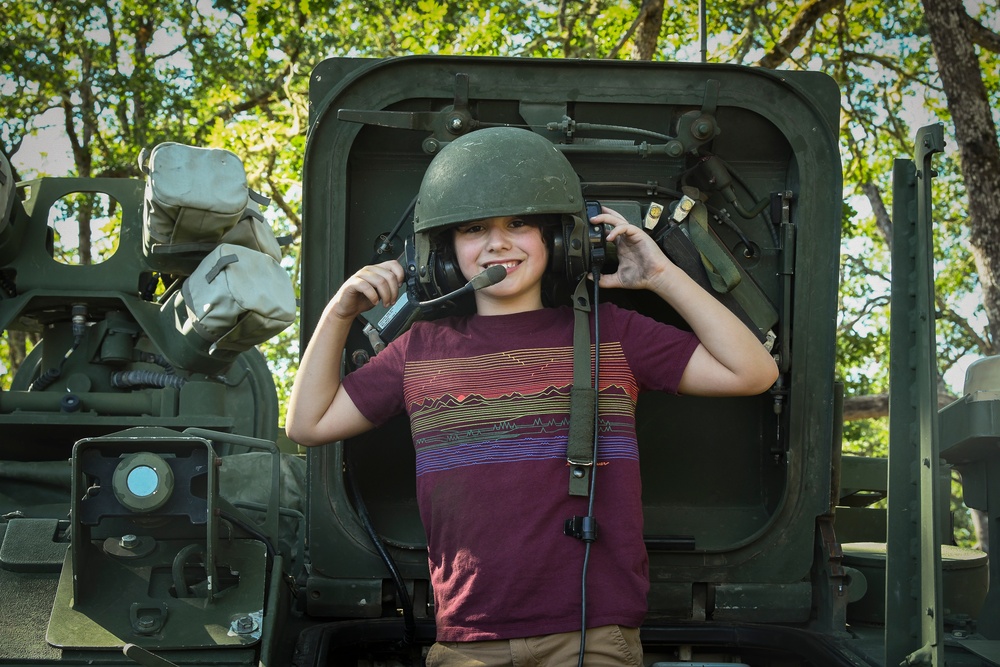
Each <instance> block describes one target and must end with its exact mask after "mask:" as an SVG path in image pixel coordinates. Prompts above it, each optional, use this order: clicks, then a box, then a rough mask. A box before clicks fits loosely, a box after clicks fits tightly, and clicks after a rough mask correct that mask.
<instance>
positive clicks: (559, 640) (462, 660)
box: [427, 625, 642, 667]
mask: <svg viewBox="0 0 1000 667" xmlns="http://www.w3.org/2000/svg"><path fill="white" fill-rule="evenodd" d="M579 657H580V631H579V630H577V631H576V632H563V633H560V634H555V635H541V636H538V637H526V638H524V639H509V640H508V639H498V640H492V641H481V642H438V643H437V644H434V645H433V646H432V647H431V649H430V651H429V652H428V654H427V667H576V665H577V663H578V661H579ZM584 665H585V666H586V667H619V666H620V665H631V666H633V667H641V666H642V644H641V643H640V642H639V629H638V628H623V627H619V626H617V625H605V626H602V627H599V628H588V629H587V655H586V657H585V659H584Z"/></svg>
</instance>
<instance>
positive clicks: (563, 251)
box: [408, 215, 602, 301]
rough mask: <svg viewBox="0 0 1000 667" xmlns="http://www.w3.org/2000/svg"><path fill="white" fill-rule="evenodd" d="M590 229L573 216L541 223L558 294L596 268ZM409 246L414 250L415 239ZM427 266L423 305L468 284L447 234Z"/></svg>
mask: <svg viewBox="0 0 1000 667" xmlns="http://www.w3.org/2000/svg"><path fill="white" fill-rule="evenodd" d="M588 228H589V225H586V224H584V223H583V222H582V221H581V220H580V218H579V217H577V216H571V215H563V216H551V217H549V218H548V219H546V220H544V221H543V223H542V238H543V239H544V240H545V243H546V245H547V246H548V249H549V262H548V267H547V268H546V276H545V279H546V283H549V284H551V285H553V286H554V287H556V291H557V292H559V293H561V292H562V291H563V290H561V289H558V287H559V286H560V285H563V284H572V285H573V286H575V285H576V282H577V281H578V280H579V279H580V277H581V276H583V275H584V274H585V273H587V272H588V271H589V270H590V267H591V266H593V264H594V261H595V259H594V257H593V255H594V253H595V252H597V251H599V250H601V249H602V247H601V245H600V244H599V243H595V240H594V239H593V238H590V236H592V234H591V233H590V232H589V230H588ZM408 245H409V247H414V246H415V241H414V239H413V238H412V237H411V239H410V241H409V242H408ZM414 266H415V264H414ZM426 266H427V271H428V272H429V273H430V276H431V280H429V281H427V280H421V281H419V285H420V290H421V291H422V292H423V293H422V294H420V300H421V301H426V300H430V299H436V298H438V297H440V296H443V295H445V294H448V293H449V292H453V291H455V290H457V289H459V288H461V287H462V286H463V285H465V283H466V282H467V281H468V280H469V276H465V275H463V274H462V271H461V269H459V267H458V259H457V258H456V257H455V250H454V248H453V247H452V245H451V239H450V237H449V236H447V235H445V234H439V235H438V236H437V237H435V238H433V240H432V241H431V244H430V253H429V255H428V261H427V265H426ZM570 291H572V287H571V288H570Z"/></svg>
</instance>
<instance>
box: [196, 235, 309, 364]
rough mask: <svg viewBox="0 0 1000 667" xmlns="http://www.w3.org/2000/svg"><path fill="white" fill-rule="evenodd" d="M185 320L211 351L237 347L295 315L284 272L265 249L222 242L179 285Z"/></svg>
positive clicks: (283, 325)
mask: <svg viewBox="0 0 1000 667" xmlns="http://www.w3.org/2000/svg"><path fill="white" fill-rule="evenodd" d="M181 294H182V296H183V299H184V304H185V308H186V314H187V321H186V322H185V323H184V325H183V327H182V329H183V330H184V331H189V330H193V331H195V332H197V334H198V336H200V337H201V338H202V339H204V340H205V341H207V342H209V343H211V349H212V350H216V349H218V350H229V351H236V352H242V351H244V350H248V349H250V348H251V347H253V346H254V345H257V344H258V343H262V342H264V341H265V340H267V339H269V338H271V337H272V336H274V335H276V334H278V333H280V332H281V331H283V330H284V329H285V328H286V327H288V325H290V324H291V323H292V322H293V321H294V320H295V291H294V290H293V289H292V282H291V279H290V278H289V277H288V273H286V272H285V270H284V269H283V268H282V267H281V265H280V264H278V262H277V261H275V259H274V258H273V257H271V256H269V255H267V254H264V253H262V252H258V251H256V250H251V249H250V248H245V247H243V246H238V245H233V244H230V243H223V244H220V245H219V246H217V247H216V248H215V249H213V250H212V251H211V252H210V253H208V255H206V256H205V258H204V259H203V260H202V261H201V263H200V264H199V265H198V268H197V269H195V271H194V272H193V273H192V274H191V275H190V276H189V277H188V278H187V280H185V281H184V284H183V285H181Z"/></svg>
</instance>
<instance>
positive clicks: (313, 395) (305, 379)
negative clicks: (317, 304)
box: [285, 306, 351, 446]
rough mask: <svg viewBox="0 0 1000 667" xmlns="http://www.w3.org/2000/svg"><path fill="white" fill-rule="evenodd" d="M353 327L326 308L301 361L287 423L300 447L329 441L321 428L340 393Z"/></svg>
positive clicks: (288, 429)
mask: <svg viewBox="0 0 1000 667" xmlns="http://www.w3.org/2000/svg"><path fill="white" fill-rule="evenodd" d="M350 327H351V320H349V319H348V320H345V319H343V318H342V317H340V316H338V315H337V314H335V313H334V312H332V308H331V306H327V308H326V310H324V311H323V316H322V317H321V318H320V321H319V324H318V325H317V327H316V331H315V332H314V333H313V336H312V338H311V340H310V341H309V345H308V346H307V347H306V350H305V353H304V354H303V355H302V358H301V360H300V361H299V370H298V372H297V373H296V375H295V381H294V383H293V384H292V393H291V395H290V397H289V401H288V413H287V416H286V420H285V430H286V432H287V433H288V436H289V438H291V439H292V440H293V441H295V442H297V443H299V444H302V445H306V446H309V445H314V444H322V442H326V441H327V440H326V438H325V437H324V436H323V435H322V430H321V425H322V424H323V420H324V417H326V416H327V413H328V412H330V408H331V406H332V405H333V402H334V399H335V398H336V396H337V393H338V392H339V391H340V373H341V358H342V356H343V352H344V346H345V345H346V343H347V334H348V332H349V331H350Z"/></svg>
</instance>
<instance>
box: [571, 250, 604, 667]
mask: <svg viewBox="0 0 1000 667" xmlns="http://www.w3.org/2000/svg"><path fill="white" fill-rule="evenodd" d="M593 276H594V300H593V306H594V308H593V311H594V455H593V462H594V463H593V467H592V468H591V470H590V494H589V496H590V497H589V499H588V500H587V519H588V520H590V521H591V522H593V521H594V488H595V486H594V482H595V480H596V479H597V444H598V433H600V430H599V428H598V426H599V425H600V415H601V413H600V410H599V407H600V402H601V400H600V399H601V383H600V377H601V325H600V317H599V316H598V311H599V310H600V303H599V302H598V298H599V297H600V287H599V286H598V284H597V283H598V281H599V280H600V278H601V269H600V267H599V266H595V267H594V268H593ZM593 542H594V540H593V539H585V540H584V547H583V574H582V578H581V586H580V608H581V611H580V616H581V618H580V657H579V660H578V662H577V665H578V667H583V659H584V656H585V655H586V653H587V570H588V568H589V567H590V545H591V544H593Z"/></svg>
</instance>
